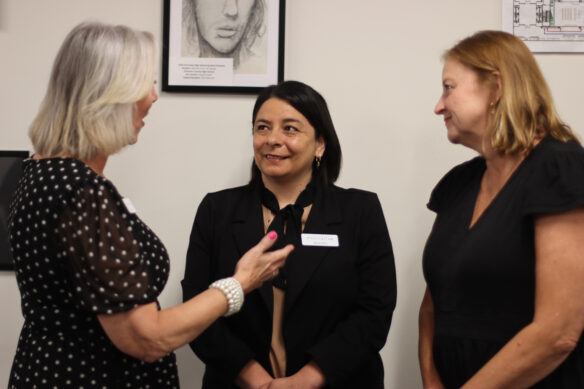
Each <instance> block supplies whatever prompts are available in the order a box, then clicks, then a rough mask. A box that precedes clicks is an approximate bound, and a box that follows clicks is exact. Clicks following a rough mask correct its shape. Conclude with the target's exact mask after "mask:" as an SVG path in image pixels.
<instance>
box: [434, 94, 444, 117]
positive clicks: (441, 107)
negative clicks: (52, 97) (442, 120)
mask: <svg viewBox="0 0 584 389" xmlns="http://www.w3.org/2000/svg"><path fill="white" fill-rule="evenodd" d="M434 113H435V114H436V115H442V114H443V113H444V97H442V96H440V99H439V100H438V102H437V103H436V106H435V107H434Z"/></svg>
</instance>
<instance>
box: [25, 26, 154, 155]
mask: <svg viewBox="0 0 584 389" xmlns="http://www.w3.org/2000/svg"><path fill="white" fill-rule="evenodd" d="M155 52H156V48H155V44H154V37H153V36H152V34H151V33H149V32H143V31H135V30H132V29H130V28H128V27H125V26H113V25H107V24H102V23H96V22H85V23H81V24H79V25H78V26H76V27H75V28H74V29H73V30H72V31H71V32H70V33H69V34H68V35H67V37H66V38H65V41H64V42H63V44H62V46H61V48H60V50H59V52H58V54H57V57H56V58H55V63H54V64H53V69H52V73H51V78H50V80H49V85H48V88H47V92H46V95H45V97H44V99H43V102H42V103H41V107H40V110H39V113H38V114H37V116H36V118H35V119H34V121H33V122H32V124H31V126H30V129H29V136H30V139H31V141H32V144H33V146H34V149H35V151H36V152H37V153H39V154H41V155H43V156H47V157H50V156H64V155H67V156H72V157H77V158H80V159H84V160H91V159H93V158H94V157H96V156H98V155H102V156H108V155H111V154H113V153H116V152H117V151H119V150H120V149H121V148H123V147H124V146H126V145H128V144H130V143H134V142H135V139H136V130H135V128H134V123H133V112H134V109H135V103H136V102H137V101H139V100H140V99H142V98H143V97H145V96H146V95H148V93H150V91H151V90H152V86H153V84H154V77H155V70H156V55H155Z"/></svg>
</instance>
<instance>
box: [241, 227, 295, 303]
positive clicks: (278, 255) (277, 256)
mask: <svg viewBox="0 0 584 389" xmlns="http://www.w3.org/2000/svg"><path fill="white" fill-rule="evenodd" d="M277 238H278V234H277V233H276V232H275V231H270V232H269V233H268V234H267V235H265V236H264V237H263V238H262V240H260V241H259V243H258V244H257V245H255V246H254V247H252V248H251V249H249V250H248V252H247V253H245V254H244V255H243V257H241V259H240V260H239V262H237V266H236V267H235V274H234V275H233V277H234V278H235V279H236V280H237V281H239V283H240V284H241V287H242V288H243V292H244V293H249V292H251V291H252V290H254V289H256V288H259V287H260V286H261V285H262V283H263V282H264V281H267V280H269V279H272V278H274V277H275V276H276V275H277V274H278V269H280V268H281V267H282V266H284V263H285V261H286V258H287V257H288V255H289V254H290V253H291V252H292V250H294V246H293V245H291V244H289V245H287V246H286V247H284V248H281V249H279V250H275V251H269V252H267V250H268V249H269V248H270V247H272V246H273V245H274V243H275V242H276V239H277Z"/></svg>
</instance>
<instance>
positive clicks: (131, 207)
mask: <svg viewBox="0 0 584 389" xmlns="http://www.w3.org/2000/svg"><path fill="white" fill-rule="evenodd" d="M122 201H123V202H124V205H125V206H126V209H127V210H128V212H130V213H136V208H134V204H132V201H130V199H129V198H127V197H124V198H123V199H122Z"/></svg>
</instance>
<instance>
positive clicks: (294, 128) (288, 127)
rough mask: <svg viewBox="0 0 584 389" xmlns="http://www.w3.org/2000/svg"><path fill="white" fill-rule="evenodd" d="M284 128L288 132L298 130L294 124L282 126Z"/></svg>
mask: <svg viewBox="0 0 584 389" xmlns="http://www.w3.org/2000/svg"><path fill="white" fill-rule="evenodd" d="M284 130H286V131H288V132H295V131H298V129H297V128H296V127H294V126H286V127H284Z"/></svg>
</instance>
